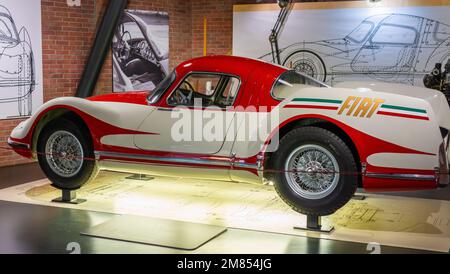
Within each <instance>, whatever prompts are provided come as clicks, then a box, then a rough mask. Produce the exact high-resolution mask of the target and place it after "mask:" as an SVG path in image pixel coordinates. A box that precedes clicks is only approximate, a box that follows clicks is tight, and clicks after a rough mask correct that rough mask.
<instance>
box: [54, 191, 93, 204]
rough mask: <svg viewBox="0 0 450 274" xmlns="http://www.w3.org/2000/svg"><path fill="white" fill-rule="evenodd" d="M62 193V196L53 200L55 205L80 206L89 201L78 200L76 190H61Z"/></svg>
mask: <svg viewBox="0 0 450 274" xmlns="http://www.w3.org/2000/svg"><path fill="white" fill-rule="evenodd" d="M61 192H62V196H61V197H59V198H56V199H53V200H52V202H53V203H60V204H72V205H78V204H81V203H84V202H86V201H87V200H85V199H77V192H76V191H75V190H61Z"/></svg>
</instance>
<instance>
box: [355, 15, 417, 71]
mask: <svg viewBox="0 0 450 274" xmlns="http://www.w3.org/2000/svg"><path fill="white" fill-rule="evenodd" d="M419 37H420V35H419V31H418V29H416V28H415V27H411V26H407V25H399V24H394V23H382V24H380V25H379V26H378V27H377V28H376V29H375V31H374V33H373V34H372V36H371V37H370V39H369V40H368V41H367V42H366V43H365V44H364V46H363V47H362V48H361V50H360V51H359V53H358V54H357V55H356V56H355V58H354V60H353V61H352V63H351V68H352V70H353V71H354V72H358V73H386V75H385V76H383V75H379V77H392V76H393V75H395V74H398V73H405V72H409V71H410V70H411V69H412V67H413V65H414V61H415V55H416V51H417V43H418V40H419Z"/></svg>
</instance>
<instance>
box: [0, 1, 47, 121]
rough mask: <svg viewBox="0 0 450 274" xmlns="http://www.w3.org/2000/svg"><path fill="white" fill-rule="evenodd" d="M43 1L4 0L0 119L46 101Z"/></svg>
mask: <svg viewBox="0 0 450 274" xmlns="http://www.w3.org/2000/svg"><path fill="white" fill-rule="evenodd" d="M42 84H43V81H42V36H41V1H40V0H27V1H17V0H0V119H7V118H16V117H23V116H29V115H31V114H32V113H34V112H35V111H36V110H37V108H38V107H39V106H41V105H42V103H43V96H42V89H43V87H42Z"/></svg>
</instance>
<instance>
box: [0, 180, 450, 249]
mask: <svg viewBox="0 0 450 274" xmlns="http://www.w3.org/2000/svg"><path fill="white" fill-rule="evenodd" d="M128 176H129V175H126V174H120V173H111V172H102V173H100V175H99V177H98V178H97V179H96V180H95V181H94V182H92V183H90V184H88V185H86V186H85V187H83V188H82V189H80V190H79V191H78V192H77V195H78V198H83V199H87V202H85V203H83V204H80V205H66V204H57V203H51V202H50V201H51V200H52V199H54V198H56V197H58V196H60V191H58V190H56V189H54V188H53V187H51V186H50V183H49V181H48V180H40V181H36V182H31V183H27V184H23V185H19V186H14V187H11V188H7V189H3V190H0V200H5V201H11V202H20V203H29V204H39V205H47V206H54V207H67V208H76V209H83V210H92V211H100V212H108V213H116V214H129V215H138V216H147V217H153V218H163V219H171V220H179V221H186V222H194V223H204V224H211V225H219V226H225V227H228V228H238V229H247V230H256V231H264V232H271V233H282V234H289V235H298V236H307V237H316V238H323V239H332V240H342V241H350V242H358V243H371V242H376V243H379V244H381V245H388V246H395V247H405V248H414V249H423V250H431V251H440V252H449V249H450V201H440V200H428V199H418V198H404V197H393V196H381V195H371V194H369V195H368V196H367V199H366V200H363V201H359V200H352V201H350V202H349V203H348V204H347V205H346V206H345V207H343V208H342V209H341V210H339V211H338V212H336V213H335V214H334V215H332V216H329V217H326V218H324V219H323V223H328V224H332V225H333V226H334V227H335V230H334V231H333V232H332V233H331V234H326V233H317V232H307V231H302V230H296V229H294V228H293V227H294V226H304V225H305V224H306V216H304V215H301V214H298V213H296V212H294V211H293V210H291V209H290V208H289V207H288V206H287V205H285V204H284V203H283V202H282V201H281V199H280V198H278V195H277V194H276V192H275V191H274V190H273V187H271V186H263V185H251V184H242V183H230V182H222V181H203V180H193V179H184V178H161V177H157V178H155V179H153V180H150V181H137V180H130V179H126V177H128Z"/></svg>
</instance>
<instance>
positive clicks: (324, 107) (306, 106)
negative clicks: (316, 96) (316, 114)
mask: <svg viewBox="0 0 450 274" xmlns="http://www.w3.org/2000/svg"><path fill="white" fill-rule="evenodd" d="M284 108H315V109H329V110H338V107H328V106H311V105H287V106H285V107H284Z"/></svg>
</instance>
